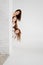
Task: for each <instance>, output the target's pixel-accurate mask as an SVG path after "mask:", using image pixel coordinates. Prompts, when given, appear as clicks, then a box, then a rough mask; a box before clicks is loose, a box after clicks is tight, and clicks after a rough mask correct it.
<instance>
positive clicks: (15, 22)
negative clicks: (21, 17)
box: [12, 11, 21, 40]
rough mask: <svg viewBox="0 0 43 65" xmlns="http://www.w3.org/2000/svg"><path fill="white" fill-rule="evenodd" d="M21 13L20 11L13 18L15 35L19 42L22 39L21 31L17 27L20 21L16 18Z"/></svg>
mask: <svg viewBox="0 0 43 65" xmlns="http://www.w3.org/2000/svg"><path fill="white" fill-rule="evenodd" d="M19 13H20V12H19V11H17V12H15V13H13V17H12V23H13V29H14V33H15V34H16V36H15V38H17V40H20V38H21V31H20V29H19V28H18V25H17V22H18V20H17V17H16V15H18V14H19Z"/></svg>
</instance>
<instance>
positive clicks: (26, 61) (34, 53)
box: [3, 48, 43, 65]
mask: <svg viewBox="0 0 43 65" xmlns="http://www.w3.org/2000/svg"><path fill="white" fill-rule="evenodd" d="M3 65H43V49H35V48H34V49H33V48H32V49H29V48H28V49H25V48H24V49H21V48H15V49H14V50H13V52H12V54H11V56H9V58H8V59H7V61H6V62H5V63H4V64H3Z"/></svg>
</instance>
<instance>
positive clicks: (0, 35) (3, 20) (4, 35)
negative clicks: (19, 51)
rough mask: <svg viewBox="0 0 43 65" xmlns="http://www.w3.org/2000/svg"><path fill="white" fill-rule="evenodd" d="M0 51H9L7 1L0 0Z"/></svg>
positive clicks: (6, 52)
mask: <svg viewBox="0 0 43 65" xmlns="http://www.w3.org/2000/svg"><path fill="white" fill-rule="evenodd" d="M0 53H1V54H3V53H5V54H8V53H9V1H8V0H0Z"/></svg>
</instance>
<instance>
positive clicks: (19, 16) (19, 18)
mask: <svg viewBox="0 0 43 65" xmlns="http://www.w3.org/2000/svg"><path fill="white" fill-rule="evenodd" d="M17 11H19V12H20V13H19V14H18V15H16V17H17V19H18V20H21V13H22V11H21V10H20V9H17V10H16V11H15V12H17Z"/></svg>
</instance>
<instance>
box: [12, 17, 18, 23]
mask: <svg viewBox="0 0 43 65" xmlns="http://www.w3.org/2000/svg"><path fill="white" fill-rule="evenodd" d="M15 21H17V17H16V16H15V17H14V18H13V19H12V22H13V24H15Z"/></svg>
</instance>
